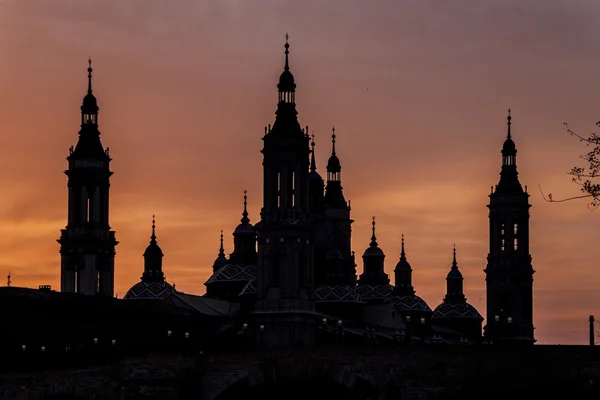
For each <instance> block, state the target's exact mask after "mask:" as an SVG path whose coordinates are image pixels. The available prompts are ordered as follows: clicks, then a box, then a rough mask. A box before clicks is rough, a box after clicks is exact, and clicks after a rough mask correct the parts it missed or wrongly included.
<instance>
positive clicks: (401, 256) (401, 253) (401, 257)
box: [400, 233, 406, 261]
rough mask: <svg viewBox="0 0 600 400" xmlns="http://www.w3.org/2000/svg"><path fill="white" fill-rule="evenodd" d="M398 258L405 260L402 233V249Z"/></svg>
mask: <svg viewBox="0 0 600 400" xmlns="http://www.w3.org/2000/svg"><path fill="white" fill-rule="evenodd" d="M400 260H401V261H403V260H406V253H405V252H404V233H403V234H402V249H401V250H400Z"/></svg>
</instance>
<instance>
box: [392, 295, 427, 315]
mask: <svg viewBox="0 0 600 400" xmlns="http://www.w3.org/2000/svg"><path fill="white" fill-rule="evenodd" d="M388 301H392V302H394V304H395V305H396V308H397V309H398V310H402V311H428V312H431V308H430V307H429V306H428V305H427V303H426V302H425V300H423V299H422V298H420V297H419V296H417V295H414V294H413V295H407V296H392V297H390V298H389V299H388Z"/></svg>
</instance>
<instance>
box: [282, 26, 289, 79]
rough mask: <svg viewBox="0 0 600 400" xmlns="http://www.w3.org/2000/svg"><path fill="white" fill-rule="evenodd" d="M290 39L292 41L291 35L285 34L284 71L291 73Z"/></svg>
mask: <svg viewBox="0 0 600 400" xmlns="http://www.w3.org/2000/svg"><path fill="white" fill-rule="evenodd" d="M289 39H290V35H288V34H287V33H286V34H285V67H284V68H283V70H284V71H289V70H290V60H289V54H290V44H289V42H288V41H289Z"/></svg>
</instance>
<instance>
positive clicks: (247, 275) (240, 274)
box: [205, 264, 257, 285]
mask: <svg viewBox="0 0 600 400" xmlns="http://www.w3.org/2000/svg"><path fill="white" fill-rule="evenodd" d="M256 272H257V267H256V265H254V264H247V265H238V264H227V265H226V266H224V267H223V268H221V269H219V270H217V271H215V272H214V273H213V274H212V276H211V277H210V278H208V280H207V281H206V283H205V285H210V284H212V283H216V282H233V281H249V280H252V279H254V278H255V277H256Z"/></svg>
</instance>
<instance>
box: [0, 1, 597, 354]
mask: <svg viewBox="0 0 600 400" xmlns="http://www.w3.org/2000/svg"><path fill="white" fill-rule="evenodd" d="M134 3H135V2H134ZM134 3H131V4H132V5H123V4H121V5H119V6H114V7H107V8H106V9H105V11H102V12H97V10H95V8H94V10H95V12H94V14H93V15H94V17H93V19H94V21H91V20H89V18H87V17H86V15H88V14H89V11H90V10H91V9H90V10H87V9H86V8H85V7H86V6H85V4H83V5H78V6H70V5H67V4H68V3H67V2H53V3H52V5H49V3H48V2H28V4H27V5H25V4H18V2H8V3H3V4H2V5H0V7H2V8H4V9H5V10H6V11H7V12H3V13H2V14H3V16H2V17H0V18H3V19H4V18H6V21H4V20H3V21H2V24H0V26H1V28H0V32H1V33H2V35H3V37H11V38H13V39H11V40H10V41H8V40H5V41H3V42H2V43H0V46H2V48H3V50H4V54H7V58H6V61H5V62H3V63H2V65H0V84H1V87H2V93H3V95H2V96H1V99H0V106H1V107H0V110H1V111H0V130H1V131H2V132H3V134H2V136H1V137H2V146H1V150H0V151H2V157H0V160H1V161H0V163H2V164H1V165H0V167H1V168H2V169H3V170H4V171H10V173H6V174H3V178H2V179H3V181H2V183H3V185H4V187H6V188H7V189H6V190H5V196H4V199H3V206H2V207H1V210H0V213H1V215H0V220H1V221H4V223H3V224H2V229H3V231H4V237H5V239H4V240H3V241H2V242H1V243H0V246H1V247H0V248H2V250H3V254H4V256H3V258H2V259H1V260H0V262H1V264H0V266H1V269H2V270H4V271H5V273H8V272H11V273H12V276H13V284H14V285H17V286H33V287H37V285H38V284H46V283H48V284H52V285H53V287H55V288H58V279H59V271H60V269H59V265H60V262H59V256H58V254H57V249H58V246H57V245H56V242H55V239H56V231H57V229H60V228H62V227H64V225H65V221H66V191H65V190H64V188H65V177H64V176H63V175H62V171H63V170H64V169H65V168H66V161H65V160H64V157H65V156H66V155H67V154H68V153H67V152H68V148H69V146H70V145H72V144H74V143H75V140H76V137H77V131H78V118H79V109H78V108H79V106H80V103H81V96H82V93H83V92H84V90H85V85H86V82H85V79H86V77H85V68H86V65H85V61H86V59H87V57H88V56H90V55H91V56H92V58H93V59H94V69H95V86H94V89H95V92H96V94H97V96H98V101H99V106H100V115H101V117H100V118H101V119H100V121H101V123H100V130H101V132H102V134H103V136H102V139H103V143H104V144H105V146H108V147H110V149H111V155H112V157H113V159H114V163H113V164H112V168H113V170H114V171H115V176H114V178H113V186H112V192H111V195H112V204H111V221H112V222H111V225H112V226H113V227H114V229H115V230H116V231H117V233H118V236H119V241H120V242H121V244H120V245H119V248H118V249H117V258H116V267H115V268H116V273H117V277H116V283H115V286H116V292H117V293H118V294H119V295H120V296H123V295H124V293H125V291H126V290H127V288H129V287H130V286H131V285H132V284H133V283H135V282H137V280H138V278H139V275H140V272H141V270H142V266H143V259H142V256H141V254H142V252H143V250H144V248H145V247H146V245H147V243H148V237H149V234H150V223H151V219H152V214H156V215H157V234H158V236H159V238H160V239H159V240H160V244H161V247H162V249H163V251H164V253H165V260H164V270H165V273H166V275H167V279H168V280H169V281H170V282H176V283H177V288H178V289H181V290H184V291H185V292H188V293H202V292H203V291H204V286H203V282H204V281H205V280H206V278H207V277H208V275H209V274H210V268H211V265H212V261H213V260H214V258H215V257H216V254H217V252H218V245H219V231H220V229H221V228H222V229H223V230H224V231H225V235H226V242H225V246H226V250H227V251H228V252H229V251H231V245H232V243H231V236H228V235H229V234H230V233H231V232H232V231H233V228H234V227H235V225H237V224H238V223H239V215H240V212H241V209H242V197H243V190H244V189H248V196H249V197H248V201H249V212H250V217H251V219H252V220H253V221H257V220H258V215H257V214H258V208H259V204H260V202H261V198H262V195H261V190H260V187H261V183H262V182H261V171H260V153H259V149H260V146H261V141H260V137H261V136H262V134H263V132H262V127H263V126H264V125H266V124H268V123H271V121H272V118H273V112H274V104H275V97H276V89H275V87H274V84H275V82H276V77H277V76H278V74H279V72H280V66H281V57H282V56H281V53H280V51H278V50H279V46H280V44H281V40H282V36H283V34H284V33H285V32H286V31H288V32H289V33H290V36H291V43H292V44H293V46H294V47H293V52H294V55H295V57H294V58H293V60H292V63H293V64H292V68H293V69H294V73H295V77H296V80H297V83H298V93H297V103H298V110H299V112H300V115H301V121H302V123H303V124H308V125H309V127H310V129H311V131H312V130H313V129H314V131H315V134H316V142H317V151H316V153H317V163H318V165H319V166H320V167H324V166H325V161H326V159H327V157H328V155H329V150H330V142H329V134H330V129H331V126H332V125H335V126H336V131H337V134H338V142H337V146H338V152H339V153H340V155H341V157H343V160H344V181H345V182H347V183H345V194H346V198H347V199H349V200H351V201H352V206H353V210H352V211H353V217H354V218H355V219H356V220H357V222H356V223H355V224H354V233H353V248H354V250H355V251H357V252H362V251H363V250H364V248H366V247H367V246H368V244H369V238H370V228H371V227H370V217H371V216H372V215H376V216H377V223H378V240H379V242H380V246H381V247H382V248H383V249H384V251H385V252H386V254H387V260H386V261H387V262H386V272H387V273H388V274H391V273H392V269H393V266H394V265H395V263H396V262H397V258H398V257H399V252H400V236H401V234H402V233H404V234H405V236H406V243H407V246H408V248H409V252H410V259H411V264H412V266H413V268H414V281H415V284H416V285H418V288H419V295H420V296H422V297H423V298H425V299H426V300H427V301H428V302H430V303H432V304H437V303H438V302H439V300H440V299H441V297H442V296H443V294H444V292H445V290H444V281H443V279H444V277H445V274H446V273H447V269H448V266H449V263H450V261H451V256H452V244H453V243H454V242H456V243H457V247H458V251H459V252H460V257H461V258H460V265H461V271H462V273H463V275H465V285H466V288H465V291H466V292H467V295H468V297H469V302H471V303H472V304H474V305H475V306H476V307H477V308H478V309H480V310H483V309H485V306H484V303H483V299H484V296H483V294H484V280H483V276H484V275H483V273H482V271H481V270H482V269H483V268H484V267H485V255H486V253H487V244H488V243H487V230H488V226H487V222H488V221H487V209H486V207H485V205H486V204H487V195H488V194H489V187H490V186H491V185H493V184H495V183H497V179H498V172H499V170H498V168H499V165H500V148H501V145H502V141H503V139H504V135H505V120H504V118H505V116H506V108H508V107H509V106H510V107H511V108H512V109H513V118H514V119H513V133H514V138H515V142H516V143H517V146H518V148H519V170H520V173H521V175H520V176H521V181H522V183H523V184H527V185H528V186H529V192H530V193H531V194H532V196H531V202H532V203H533V205H534V206H533V209H532V227H531V228H532V233H531V237H532V246H531V247H532V255H533V257H534V263H535V268H536V270H537V271H538V273H537V274H536V276H535V279H536V283H535V303H534V304H535V316H534V318H535V325H536V327H537V329H536V337H537V338H538V340H539V343H548V342H559V343H585V342H586V338H587V336H586V318H587V315H588V314H593V313H594V311H596V310H594V309H593V306H594V305H595V304H598V300H599V295H598V290H597V288H598V287H599V286H600V273H599V272H598V270H597V268H596V265H595V260H596V259H597V256H598V255H599V254H598V252H599V251H600V250H597V249H596V248H595V247H593V241H594V239H593V237H594V236H593V233H594V232H595V225H596V221H595V218H597V217H596V214H594V213H590V212H589V211H587V209H586V208H585V205H584V204H582V203H572V204H561V205H558V204H547V203H544V202H543V199H542V198H541V195H539V193H538V192H537V185H538V184H542V187H543V188H544V189H546V190H547V191H551V192H553V193H555V194H556V195H558V194H561V193H564V194H565V195H569V194H573V193H574V192H576V187H573V186H572V185H571V184H570V183H569V177H568V176H566V175H564V172H566V171H568V170H569V168H570V167H571V166H572V164H574V163H575V162H576V157H577V156H578V155H579V154H580V153H581V146H580V144H579V143H578V142H576V141H575V140H573V139H572V138H569V137H568V136H567V135H566V134H565V133H564V128H563V126H562V122H564V121H569V122H570V123H571V125H572V126H573V127H574V128H576V129H577V128H580V129H581V130H584V131H585V130H587V129H588V128H589V129H591V128H593V122H594V121H596V120H597V119H598V118H597V113H596V111H597V110H596V109H597V107H595V104H594V102H593V101H592V100H593V94H594V93H595V92H597V89H598V88H597V83H595V81H594V79H593V78H594V75H593V74H594V73H595V72H592V71H595V70H597V67H598V66H600V65H599V64H600V61H599V59H598V56H597V55H596V54H595V53H593V52H591V47H589V46H588V45H587V44H588V41H587V38H590V37H595V36H594V34H593V32H592V30H597V29H598V28H597V27H596V26H594V25H593V24H592V20H593V19H594V18H591V16H593V15H597V13H598V10H593V9H589V10H588V9H584V8H582V7H583V6H581V5H578V6H577V7H570V8H569V9H566V8H560V7H557V8H556V9H555V8H554V7H551V6H548V5H547V4H549V3H544V4H545V5H542V4H541V3H540V4H539V6H537V7H538V8H536V7H535V6H531V5H530V6H523V5H521V6H520V7H519V8H518V10H517V9H513V10H512V11H511V9H510V4H513V5H514V4H516V3H507V4H508V5H505V6H504V7H505V8H501V9H498V8H496V7H492V6H491V5H489V3H487V2H484V3H477V7H471V8H469V9H470V10H471V12H470V13H462V14H461V15H454V13H455V12H456V13H458V12H457V11H453V9H454V7H453V9H450V8H449V9H445V8H444V7H442V8H438V9H436V10H434V9H433V8H431V7H430V5H429V4H430V3H428V2H424V3H420V4H417V3H416V2H404V3H405V4H402V6H400V5H399V4H398V3H391V2H382V3H381V6H380V8H373V9H371V10H370V11H367V10H366V9H363V8H364V7H362V6H360V5H359V3H357V2H350V3H347V4H349V5H348V6H347V7H346V8H345V10H347V12H345V13H344V14H342V15H341V16H337V17H334V16H333V11H335V9H334V8H333V6H332V5H333V4H336V2H328V3H327V5H322V6H321V7H317V6H316V3H310V2H309V3H306V4H307V5H306V6H305V7H302V9H294V7H295V6H292V5H291V4H292V3H291V2H290V3H288V2H281V3H277V4H279V5H276V4H275V3H273V2H266V1H265V2H261V3H260V6H259V7H257V8H256V9H255V10H246V9H245V7H246V6H244V5H243V4H241V3H240V2H226V3H224V4H225V5H222V6H220V7H219V8H215V9H213V10H208V9H202V8H201V7H202V6H199V5H193V6H192V5H191V3H190V5H188V6H184V8H182V9H174V8H169V7H167V6H165V5H159V4H158V3H157V2H146V3H144V4H146V7H145V8H144V12H143V13H141V14H140V15H137V18H136V20H135V21H134V22H133V24H130V22H131V21H130V18H128V17H127V16H128V15H130V14H131V13H132V12H133V11H134V10H135V4H134ZM464 3H465V7H467V3H469V2H464ZM551 3H552V5H556V6H558V5H560V4H562V5H565V6H566V4H567V3H566V2H551ZM90 4H91V3H90ZM111 4H113V5H116V4H117V3H111ZM345 4H346V3H345ZM469 4H471V5H473V4H474V3H472V2H471V3H469ZM48 7H50V8H48ZM185 7H190V8H189V9H187V12H183V11H186V9H185ZM526 7H531V9H529V10H528V9H527V8H526ZM193 8H194V9H193ZM458 9H459V8H456V10H458ZM460 9H463V7H460ZM3 11H4V10H3ZM594 12H595V13H596V14H594ZM164 13H167V15H168V16H169V18H164V15H162V14H164ZM383 15H388V16H389V17H388V18H386V19H382V16H383ZM454 17H456V19H455V18H454ZM86 18H87V19H86ZM588 18H589V19H588ZM166 20H168V21H171V22H169V23H167V22H165V21H166ZM273 20H275V21H280V22H273ZM558 20H560V21H561V22H560V23H561V25H565V24H566V26H568V28H565V29H561V30H556V21H558ZM76 21H80V22H77V24H79V25H74V24H75V23H76ZM175 21H177V23H175ZM306 21H311V23H310V24H307V22H306ZM318 21H321V22H322V23H320V24H319V23H317V22H318ZM411 21H416V22H411ZM459 21H462V22H459ZM509 21H510V23H509ZM159 22H160V23H161V24H160V25H159ZM356 24H360V26H361V27H362V28H361V30H360V31H361V32H362V34H361V35H359V34H358V30H356V31H354V30H353V29H352V26H354V25H356ZM309 25H311V26H313V25H316V29H312V28H310V29H309ZM78 26H82V27H84V28H85V29H83V31H84V33H83V34H82V35H81V36H80V37H81V40H79V39H77V40H75V39H72V38H74V37H75V36H73V35H72V34H70V33H69V32H70V29H74V30H75V29H76V30H77V31H80V29H79V28H77V27H78ZM253 26H254V28H255V29H252V27H253ZM256 26H260V27H261V28H260V29H256ZM332 27H335V29H332ZM484 27H485V28H484ZM125 28H127V29H125ZM325 31H327V33H326V32H325ZM221 33H222V34H221ZM578 35H582V36H578ZM524 37H526V38H527V40H523V38H524ZM483 39H485V40H483ZM25 49H27V50H28V51H24V50H25ZM34 49H35V51H32V50H34ZM157 54H158V55H160V56H159V57H157ZM340 66H342V67H340ZM540 71H543V73H541V72H540ZM595 114H596V115H595ZM33 115H35V116H36V117H35V118H33V117H32V116H33ZM32 156H34V157H35V163H33V162H31V159H32ZM240 165H241V166H247V168H246V167H243V168H240V167H239V166H240ZM174 177H177V178H178V179H174ZM157 187H162V188H164V189H163V190H160V191H159V190H156V188H157ZM39 193H47V195H46V197H47V199H46V201H45V202H43V203H41V202H39V201H38V199H39ZM379 237H380V238H379ZM482 237H483V238H485V239H484V240H482V239H481V238H482ZM227 239H229V240H227ZM31 249H33V250H31ZM360 272H361V267H359V273H360Z"/></svg>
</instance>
